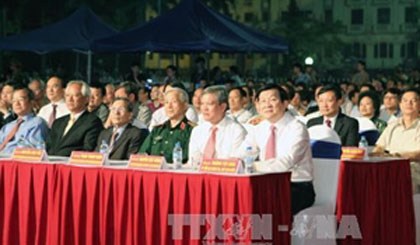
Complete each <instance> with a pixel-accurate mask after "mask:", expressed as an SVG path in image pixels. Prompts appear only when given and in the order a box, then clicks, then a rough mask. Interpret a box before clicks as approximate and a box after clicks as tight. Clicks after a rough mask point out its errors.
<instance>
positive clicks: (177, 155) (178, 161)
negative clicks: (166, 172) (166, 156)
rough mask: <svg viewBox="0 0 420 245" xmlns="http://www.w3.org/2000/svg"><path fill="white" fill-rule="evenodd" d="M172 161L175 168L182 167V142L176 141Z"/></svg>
mask: <svg viewBox="0 0 420 245" xmlns="http://www.w3.org/2000/svg"><path fill="white" fill-rule="evenodd" d="M172 162H173V164H174V168H175V169H180V168H182V147H181V142H179V141H178V142H176V143H175V147H174V149H173V151H172Z"/></svg>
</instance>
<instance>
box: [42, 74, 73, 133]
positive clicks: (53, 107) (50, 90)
mask: <svg viewBox="0 0 420 245" xmlns="http://www.w3.org/2000/svg"><path fill="white" fill-rule="evenodd" d="M65 87H66V85H65V83H64V81H63V79H61V78H60V77H58V76H52V77H50V79H48V81H47V88H46V93H47V98H48V100H49V101H50V103H49V104H47V105H45V106H43V107H41V109H40V110H39V113H38V116H39V117H41V118H43V119H44V120H45V122H47V124H48V127H49V128H51V126H52V124H53V122H54V121H55V119H57V118H60V117H62V116H65V115H67V114H69V113H70V112H69V110H68V109H67V106H66V102H65V101H64V89H65Z"/></svg>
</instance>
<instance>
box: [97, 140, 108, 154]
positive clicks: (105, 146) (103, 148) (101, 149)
mask: <svg viewBox="0 0 420 245" xmlns="http://www.w3.org/2000/svg"><path fill="white" fill-rule="evenodd" d="M108 150H109V145H108V143H106V141H105V140H102V143H101V146H100V147H99V152H100V153H108Z"/></svg>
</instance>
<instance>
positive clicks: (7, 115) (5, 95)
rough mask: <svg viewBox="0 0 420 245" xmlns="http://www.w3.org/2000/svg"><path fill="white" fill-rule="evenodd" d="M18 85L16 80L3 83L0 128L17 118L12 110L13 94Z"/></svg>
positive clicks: (0, 103) (0, 98) (0, 101)
mask: <svg viewBox="0 0 420 245" xmlns="http://www.w3.org/2000/svg"><path fill="white" fill-rule="evenodd" d="M18 85H19V84H18V83H16V82H7V83H5V84H4V85H3V89H2V90H1V95H0V128H1V127H3V125H6V124H8V123H9V122H12V121H14V120H16V119H17V115H16V114H15V113H14V112H13V110H12V95H13V92H14V90H15V88H16V87H17V86H18Z"/></svg>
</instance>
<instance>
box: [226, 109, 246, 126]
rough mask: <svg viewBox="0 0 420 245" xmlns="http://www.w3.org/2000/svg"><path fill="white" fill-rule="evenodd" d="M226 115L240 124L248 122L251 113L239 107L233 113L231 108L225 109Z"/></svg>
mask: <svg viewBox="0 0 420 245" xmlns="http://www.w3.org/2000/svg"><path fill="white" fill-rule="evenodd" d="M226 116H228V117H230V118H231V119H235V120H236V121H238V122H239V123H241V124H244V123H246V122H248V120H249V119H250V118H251V117H252V113H251V112H250V111H248V110H245V109H241V110H239V111H237V112H235V113H232V111H231V110H228V111H226Z"/></svg>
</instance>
